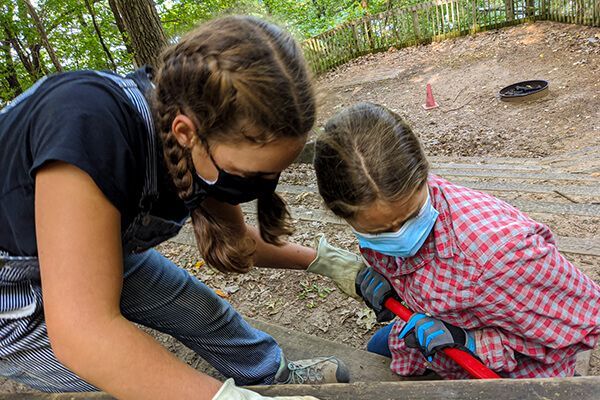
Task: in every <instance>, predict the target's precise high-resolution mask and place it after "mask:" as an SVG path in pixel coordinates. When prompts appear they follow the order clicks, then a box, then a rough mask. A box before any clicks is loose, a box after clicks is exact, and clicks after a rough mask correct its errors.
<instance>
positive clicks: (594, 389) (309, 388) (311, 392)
mask: <svg viewBox="0 0 600 400" xmlns="http://www.w3.org/2000/svg"><path fill="white" fill-rule="evenodd" d="M248 389H251V390H253V391H255V392H258V393H260V394H262V395H263V396H315V397H318V399H320V400H348V399H360V400H489V399H502V400H540V399H543V400H573V399H581V400H584V399H585V400H587V399H590V400H593V399H598V398H600V397H599V395H598V394H599V393H600V377H598V376H585V377H577V378H546V379H497V380H474V379H472V380H455V381H404V382H357V383H350V384H339V383H338V384H328V385H273V386H252V387H248ZM30 399H31V400H81V399H92V400H113V399H114V398H113V397H112V396H110V395H108V394H106V393H102V392H98V393H3V394H2V393H0V400H30Z"/></svg>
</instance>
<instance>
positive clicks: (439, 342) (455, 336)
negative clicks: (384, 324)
mask: <svg viewBox="0 0 600 400" xmlns="http://www.w3.org/2000/svg"><path fill="white" fill-rule="evenodd" d="M398 337H399V338H400V339H404V342H405V343H406V346H408V347H412V348H416V349H419V350H421V353H423V355H424V356H425V358H426V359H427V360H428V361H432V360H433V355H434V354H435V353H436V352H437V351H438V350H442V349H445V348H447V347H456V348H459V349H461V350H465V351H468V352H469V353H471V354H473V355H474V356H476V354H475V339H474V338H473V335H472V334H471V333H470V332H469V331H467V330H465V329H463V328H459V327H458V326H454V325H451V324H449V323H447V322H444V321H440V320H439V319H435V318H433V317H430V316H428V315H426V314H413V315H412V317H410V319H409V320H408V322H407V323H406V325H404V328H402V331H401V332H400V334H399V335H398Z"/></svg>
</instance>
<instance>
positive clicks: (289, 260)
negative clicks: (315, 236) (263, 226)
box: [247, 226, 317, 269]
mask: <svg viewBox="0 0 600 400" xmlns="http://www.w3.org/2000/svg"><path fill="white" fill-rule="evenodd" d="M247 229H248V234H249V235H251V236H252V238H253V239H254V240H255V242H256V253H254V264H255V265H256V266H257V267H269V268H287V269H306V268H308V265H309V264H310V263H311V262H312V261H313V260H314V259H315V257H316V256H317V252H316V251H315V250H314V249H311V248H310V247H306V246H301V245H299V244H294V243H286V244H284V245H283V246H274V245H272V244H268V243H265V241H264V240H262V238H261V237H260V233H259V231H258V229H257V228H255V227H253V226H247Z"/></svg>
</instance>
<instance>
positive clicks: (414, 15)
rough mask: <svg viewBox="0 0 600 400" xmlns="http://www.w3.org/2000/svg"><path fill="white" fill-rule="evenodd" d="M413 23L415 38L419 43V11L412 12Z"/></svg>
mask: <svg viewBox="0 0 600 400" xmlns="http://www.w3.org/2000/svg"><path fill="white" fill-rule="evenodd" d="M412 22H413V30H414V32H415V38H416V40H417V42H420V41H421V28H420V27H419V16H418V15H417V10H415V9H413V10H412Z"/></svg>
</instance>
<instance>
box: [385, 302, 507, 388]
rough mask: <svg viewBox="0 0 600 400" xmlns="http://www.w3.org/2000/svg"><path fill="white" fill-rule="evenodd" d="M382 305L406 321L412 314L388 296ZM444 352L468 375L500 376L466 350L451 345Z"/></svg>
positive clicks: (485, 377)
mask: <svg viewBox="0 0 600 400" xmlns="http://www.w3.org/2000/svg"><path fill="white" fill-rule="evenodd" d="M383 305H384V306H385V307H386V308H387V309H388V310H390V311H391V312H393V313H394V314H396V315H397V316H398V317H400V318H401V319H402V320H403V321H405V322H406V321H408V320H409V319H410V317H411V316H412V314H413V313H412V312H411V311H410V310H409V309H408V308H406V307H404V306H403V305H402V304H401V303H400V302H399V301H398V300H395V299H392V298H389V299H387V300H386V301H385V303H383ZM442 351H443V352H444V354H446V355H447V356H448V357H450V358H451V359H453V360H454V361H455V362H456V363H457V364H458V365H460V366H461V367H462V368H463V369H464V370H465V371H467V373H468V374H469V375H471V376H472V377H473V378H477V379H499V378H500V376H499V375H498V374H496V373H495V372H494V371H492V370H491V369H489V368H488V367H486V366H485V365H484V364H483V363H482V362H481V361H479V360H478V359H476V358H475V357H473V356H472V355H471V354H469V353H467V352H466V351H463V350H460V349H455V348H452V347H449V348H446V349H443V350H442Z"/></svg>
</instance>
